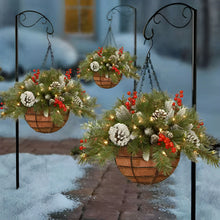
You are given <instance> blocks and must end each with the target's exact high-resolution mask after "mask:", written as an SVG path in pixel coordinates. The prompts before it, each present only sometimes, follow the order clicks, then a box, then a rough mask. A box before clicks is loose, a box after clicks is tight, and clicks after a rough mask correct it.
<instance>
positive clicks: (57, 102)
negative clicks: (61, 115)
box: [53, 98, 67, 112]
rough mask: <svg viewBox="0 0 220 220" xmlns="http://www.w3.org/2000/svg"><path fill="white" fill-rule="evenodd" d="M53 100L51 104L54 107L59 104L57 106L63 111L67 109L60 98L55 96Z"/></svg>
mask: <svg viewBox="0 0 220 220" xmlns="http://www.w3.org/2000/svg"><path fill="white" fill-rule="evenodd" d="M54 101H55V102H54V104H53V105H54V107H56V106H57V105H59V108H60V109H63V111H64V112H66V111H67V108H66V106H65V104H63V102H62V101H60V100H59V99H57V98H55V99H54Z"/></svg>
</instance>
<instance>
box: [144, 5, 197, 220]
mask: <svg viewBox="0 0 220 220" xmlns="http://www.w3.org/2000/svg"><path fill="white" fill-rule="evenodd" d="M174 5H175V6H180V7H183V9H182V17H183V19H185V21H184V22H185V23H184V24H183V25H176V24H174V23H172V22H171V21H170V20H169V19H167V17H166V16H165V15H164V14H163V13H162V10H163V9H165V8H168V7H170V6H174ZM186 11H188V12H189V16H187V15H186ZM161 19H164V20H165V21H166V22H167V23H168V24H170V25H171V26H172V27H174V28H185V27H186V26H188V24H189V23H190V22H191V21H192V106H193V107H194V108H195V109H196V80H197V76H196V75H197V70H196V67H197V62H196V52H197V10H196V9H195V8H192V7H191V6H189V5H187V4H185V3H172V4H168V5H165V6H164V7H162V8H160V9H159V10H157V11H156V12H155V13H154V14H153V16H151V18H150V19H149V20H148V21H147V23H146V25H145V27H144V31H143V34H144V38H145V39H146V40H149V41H151V47H150V49H149V51H148V55H149V56H148V55H147V59H148V58H150V50H151V48H152V47H153V37H154V29H153V28H151V33H150V36H147V33H146V31H147V28H148V25H149V24H150V22H151V21H153V22H154V24H159V23H160V22H161ZM149 76H150V75H149ZM150 80H151V78H150ZM191 219H192V220H195V219H196V164H195V163H194V162H192V164H191Z"/></svg>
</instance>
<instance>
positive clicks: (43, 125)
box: [25, 108, 69, 133]
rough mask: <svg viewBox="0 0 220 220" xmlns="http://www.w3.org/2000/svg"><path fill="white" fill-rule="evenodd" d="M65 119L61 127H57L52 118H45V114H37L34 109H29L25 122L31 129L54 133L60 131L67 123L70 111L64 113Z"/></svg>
mask: <svg viewBox="0 0 220 220" xmlns="http://www.w3.org/2000/svg"><path fill="white" fill-rule="evenodd" d="M62 114H63V117H64V123H63V124H62V125H61V126H56V125H55V124H54V123H53V122H52V119H51V117H50V115H49V116H48V117H45V116H44V115H43V113H38V112H35V111H34V109H33V108H29V109H28V110H27V112H26V114H25V120H26V121H27V123H28V124H29V126H30V127H31V128H33V129H34V130H35V131H37V132H41V133H53V132H56V131H58V130H60V129H61V128H62V127H63V126H64V125H65V124H66V122H67V120H68V118H69V111H68V112H67V113H64V112H63V113H62Z"/></svg>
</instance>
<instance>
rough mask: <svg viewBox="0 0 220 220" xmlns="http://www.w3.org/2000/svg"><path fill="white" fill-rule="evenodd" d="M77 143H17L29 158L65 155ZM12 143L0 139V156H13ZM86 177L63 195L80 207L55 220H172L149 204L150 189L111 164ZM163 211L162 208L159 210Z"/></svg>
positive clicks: (77, 142)
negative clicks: (45, 155)
mask: <svg viewBox="0 0 220 220" xmlns="http://www.w3.org/2000/svg"><path fill="white" fill-rule="evenodd" d="M74 146H77V147H78V146H79V140H78V139H68V140H62V141H42V140H30V139H21V140H20V152H22V153H33V154H52V153H53V154H67V155H68V154H69V153H70V151H71V149H72V148H73V147H74ZM14 152H15V140H14V139H12V138H0V154H7V153H14ZM86 173H87V174H86V176H85V177H84V178H82V179H80V180H79V181H78V184H79V186H80V188H79V189H77V190H73V191H71V192H68V193H66V195H68V197H71V198H78V199H79V201H80V202H81V205H80V206H79V207H78V208H77V209H75V210H70V211H68V210H67V211H64V212H61V213H53V214H51V215H50V216H51V217H50V219H55V220H78V219H79V220H155V219H161V220H166V219H167V220H172V219H176V217H175V216H174V215H172V214H169V213H166V212H162V211H159V209H158V207H156V205H152V204H151V203H150V200H151V199H152V198H156V197H157V195H155V194H154V192H152V191H150V190H149V189H150V187H151V186H144V185H137V184H134V183H131V182H129V181H128V180H127V179H126V178H125V177H124V176H123V175H121V173H120V172H119V170H118V169H117V167H116V165H115V164H114V163H109V164H108V165H106V166H105V167H103V168H100V167H96V166H93V167H90V168H87V172H86ZM160 208H163V207H160Z"/></svg>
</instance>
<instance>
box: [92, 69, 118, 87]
mask: <svg viewBox="0 0 220 220" xmlns="http://www.w3.org/2000/svg"><path fill="white" fill-rule="evenodd" d="M121 78H122V75H121ZM121 78H120V79H119V80H118V82H117V83H113V82H112V80H111V78H106V77H105V76H102V75H100V74H99V73H95V74H94V75H93V79H94V81H95V83H96V84H97V85H98V86H99V87H101V88H105V89H110V88H113V87H115V86H117V85H118V83H119V82H120V80H121Z"/></svg>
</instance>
